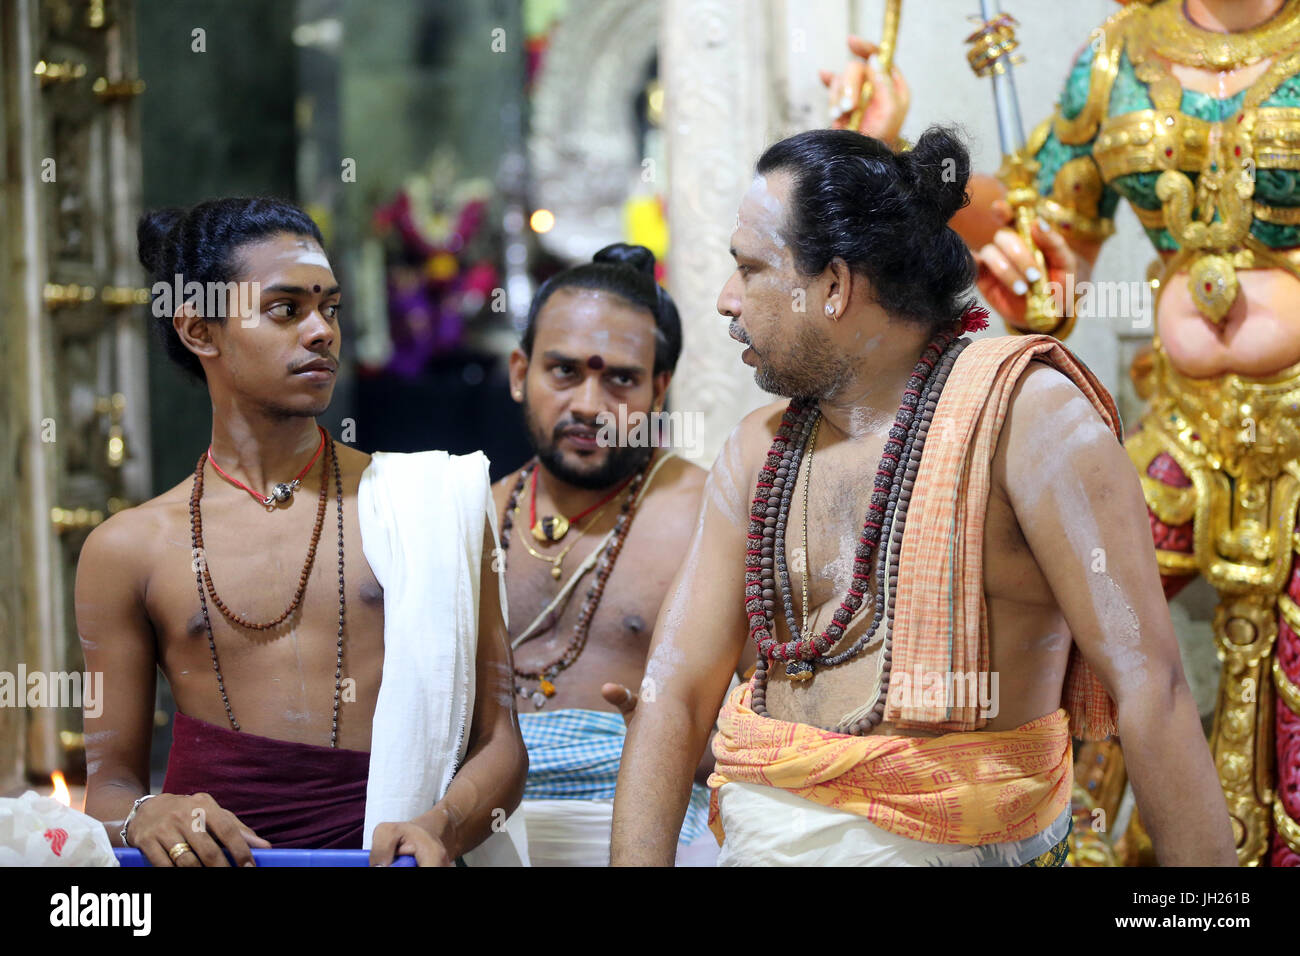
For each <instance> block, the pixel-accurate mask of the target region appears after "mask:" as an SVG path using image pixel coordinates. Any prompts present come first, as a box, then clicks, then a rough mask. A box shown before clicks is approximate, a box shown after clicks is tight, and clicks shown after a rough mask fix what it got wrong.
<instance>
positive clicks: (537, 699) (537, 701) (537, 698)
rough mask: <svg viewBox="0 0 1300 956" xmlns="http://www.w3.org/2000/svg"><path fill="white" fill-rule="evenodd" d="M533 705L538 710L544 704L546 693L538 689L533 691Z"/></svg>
mask: <svg viewBox="0 0 1300 956" xmlns="http://www.w3.org/2000/svg"><path fill="white" fill-rule="evenodd" d="M533 706H534V707H536V708H537V709H538V710H541V709H542V708H543V707H545V706H546V695H545V694H543V693H542V692H541V691H540V690H539V691H535V692H534V693H533Z"/></svg>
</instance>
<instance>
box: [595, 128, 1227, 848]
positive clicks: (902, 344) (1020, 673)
mask: <svg viewBox="0 0 1300 956" xmlns="http://www.w3.org/2000/svg"><path fill="white" fill-rule="evenodd" d="M757 172H758V175H757V176H756V178H755V180H754V183H753V185H752V187H751V189H750V190H749V192H748V193H747V195H746V196H745V198H744V201H743V202H742V204H741V207H740V212H739V216H738V220H737V225H736V229H735V232H734V233H733V236H732V246H733V249H732V252H733V255H734V257H735V259H736V272H735V273H734V274H733V276H732V277H731V279H729V280H728V282H727V284H726V286H725V287H724V288H723V290H722V294H721V295H720V296H719V300H718V311H719V312H721V313H722V314H723V315H724V316H727V317H729V318H730V319H731V321H732V334H733V337H735V338H737V339H738V340H739V341H742V342H744V343H745V344H746V345H747V346H748V348H747V349H746V351H745V353H744V356H743V358H744V361H745V362H746V364H749V365H752V366H753V367H754V369H755V376H756V379H757V381H758V382H759V384H760V385H762V386H763V387H764V388H766V389H767V390H769V391H772V392H774V393H776V394H780V395H789V396H795V401H793V402H791V403H789V405H790V408H789V411H787V403H786V402H785V401H781V402H778V403H776V404H773V405H770V406H767V407H765V408H762V409H760V410H758V411H757V412H755V413H753V414H751V415H750V416H748V417H747V418H746V419H745V420H744V421H743V422H742V423H741V425H740V426H739V427H738V428H737V429H736V431H735V432H734V433H733V434H732V435H731V437H730V438H729V439H728V441H727V443H726V445H725V446H724V448H723V450H722V452H721V453H720V455H719V457H718V460H717V462H715V464H714V467H713V469H712V471H711V473H710V478H709V482H710V484H711V486H712V488H713V490H714V491H716V492H717V493H716V494H714V493H710V492H708V491H706V494H705V503H704V507H703V512H702V515H701V525H700V528H699V530H698V532H697V533H696V535H695V538H694V540H693V541H692V543H691V547H690V549H689V551H688V552H687V554H686V557H685V560H684V562H683V563H682V570H681V572H680V573H679V574H678V577H677V579H676V580H675V582H674V584H673V588H672V590H671V592H670V598H669V600H668V602H667V603H666V607H669V608H671V609H672V612H671V613H669V612H667V611H665V612H664V613H662V614H661V615H660V619H659V621H658V623H657V625H656V629H655V636H654V639H653V641H652V648H651V654H652V658H655V659H659V660H662V661H664V662H665V667H664V677H663V679H662V681H661V683H660V686H659V689H658V698H657V700H656V703H655V706H654V707H653V708H645V709H644V710H643V711H642V712H641V713H639V714H638V717H637V720H636V721H634V722H633V724H632V727H631V729H630V734H629V740H628V743H627V747H626V751H625V755H624V761H623V767H622V770H621V772H620V776H619V785H618V794H617V798H616V804H615V816H614V837H613V847H612V861H613V862H614V863H615V864H659V865H663V864H668V863H671V862H672V849H673V843H674V839H675V834H676V828H677V824H678V821H679V820H680V819H681V816H682V812H683V808H684V806H685V804H686V799H687V785H688V783H689V780H690V777H691V772H692V770H693V768H694V766H695V761H696V759H697V757H698V755H699V753H700V751H701V750H702V749H703V748H704V746H705V743H706V741H707V739H708V735H709V731H710V729H711V728H712V726H713V724H714V719H715V717H716V716H717V713H718V707H719V704H721V703H722V702H723V697H724V694H725V692H726V687H727V683H728V680H729V677H730V674H731V672H732V670H733V669H734V667H735V666H736V660H737V657H738V656H739V654H740V653H741V650H742V647H744V645H745V642H746V638H747V635H749V636H751V637H752V638H753V639H754V640H755V642H756V644H757V646H758V647H759V650H760V658H759V669H758V672H757V673H756V675H755V678H754V680H753V681H752V682H751V684H750V685H749V686H748V687H742V688H738V689H737V691H736V692H735V693H733V694H731V695H729V697H728V700H727V703H726V707H725V708H724V710H723V712H722V715H721V718H720V720H719V723H720V726H721V730H720V732H719V734H718V737H717V740H716V741H715V745H714V753H715V755H716V757H717V761H718V763H717V772H716V773H715V775H714V776H713V777H712V778H711V779H710V785H711V786H714V787H717V788H718V789H717V791H716V793H715V797H716V799H717V801H718V809H719V816H718V820H717V822H718V824H719V827H720V829H721V830H722V831H723V832H725V842H724V844H723V847H722V856H721V858H720V861H719V862H720V863H742V864H743V863H751V864H752V863H769V864H772V863H777V864H779V863H801V864H809V863H838V864H845V863H848V864H857V865H934V864H946V865H961V864H990V863H992V864H1002V865H1059V862H1060V860H1061V859H1063V856H1064V853H1063V845H1064V839H1065V836H1066V833H1067V832H1068V822H1069V821H1068V818H1069V792H1070V777H1071V773H1070V757H1071V742H1070V737H1071V735H1072V734H1074V735H1076V736H1085V737H1095V736H1104V735H1105V734H1108V733H1113V732H1119V733H1121V734H1122V735H1123V738H1124V741H1125V747H1126V755H1127V756H1128V757H1129V760H1130V771H1131V773H1132V779H1133V781H1134V786H1135V790H1136V793H1137V799H1138V803H1139V806H1140V808H1141V812H1142V816H1143V819H1144V821H1147V822H1148V825H1149V828H1150V832H1151V836H1152V839H1153V842H1154V845H1155V847H1156V851H1157V853H1158V855H1159V858H1160V861H1161V862H1162V863H1165V864H1179V863H1202V864H1204V863H1216V864H1222V865H1232V864H1233V863H1234V862H1235V856H1234V853H1233V844H1232V835H1231V831H1230V828H1229V825H1228V818H1227V813H1226V808H1225V805H1224V801H1223V797H1222V794H1221V792H1220V790H1219V788H1218V785H1217V781H1216V775H1215V771H1214V767H1213V764H1212V763H1211V761H1210V756H1209V753H1208V750H1207V748H1206V745H1205V741H1204V738H1203V736H1202V735H1201V732H1200V724H1199V720H1198V718H1197V714H1196V708H1195V706H1194V704H1193V701H1192V699H1191V696H1190V693H1189V691H1188V688H1187V686H1186V682H1185V680H1184V677H1183V674H1182V669H1181V663H1180V660H1179V656H1178V649H1177V645H1176V643H1175V639H1174V634H1173V628H1172V625H1171V623H1170V619H1169V613H1168V610H1167V608H1166V605H1165V602H1164V598H1163V595H1162V593H1161V589H1160V583H1159V579H1158V575H1157V570H1156V563H1155V560H1154V554H1153V550H1152V545H1151V538H1150V531H1149V528H1148V524H1147V520H1146V515H1145V509H1144V508H1143V503H1142V494H1141V489H1140V487H1139V485H1138V482H1137V480H1136V477H1135V476H1134V475H1133V472H1132V469H1131V467H1130V465H1129V463H1128V460H1127V458H1126V457H1125V454H1124V449H1123V447H1122V446H1121V445H1120V443H1119V441H1118V440H1117V437H1116V432H1117V426H1118V416H1117V415H1116V414H1115V413H1114V406H1113V403H1111V402H1110V399H1109V397H1108V396H1106V395H1105V392H1104V389H1101V387H1100V385H1099V384H1098V383H1097V382H1096V380H1095V379H1094V378H1093V377H1092V376H1091V374H1090V373H1088V372H1087V370H1086V369H1085V368H1083V367H1082V366H1081V365H1080V364H1079V363H1078V362H1077V360H1074V359H1073V357H1072V356H1070V355H1069V353H1067V352H1065V350H1064V349H1063V348H1061V347H1060V346H1059V345H1057V344H1056V343H1055V341H1054V340H1052V339H1050V338H1047V337H1033V336H1027V337H1024V338H992V339H985V340H982V341H980V342H977V343H974V344H970V345H969V346H967V347H965V350H964V351H961V349H962V347H963V346H962V345H961V344H960V342H957V343H954V339H955V338H956V336H958V335H959V334H960V326H959V324H958V323H959V321H960V319H961V317H962V316H964V315H968V314H969V313H968V312H967V311H966V307H967V305H968V303H969V301H970V300H969V289H970V286H971V282H972V280H973V278H974V267H973V263H972V261H971V258H970V256H969V254H968V253H967V251H966V250H965V248H964V246H963V244H962V242H961V240H960V238H959V237H958V236H957V235H956V234H955V233H953V232H952V231H951V230H950V229H949V228H948V226H947V222H948V220H949V219H950V218H951V216H952V214H953V212H955V211H956V209H957V208H958V207H959V206H960V205H961V204H962V202H963V201H964V198H965V197H964V189H965V185H966V181H967V178H968V176H969V159H968V156H967V153H966V149H965V147H964V146H963V144H962V143H961V142H960V141H959V140H957V139H956V138H955V137H954V136H952V135H951V134H949V133H947V132H946V131H943V130H937V129H932V130H930V131H927V133H926V134H925V135H924V136H922V137H921V139H920V140H919V141H918V142H917V144H916V147H915V148H914V149H913V150H911V151H910V152H903V153H894V152H892V151H891V150H890V149H889V148H887V147H886V146H884V145H883V144H881V143H880V142H879V141H877V140H873V139H870V138H867V137H864V136H861V135H859V134H856V133H850V132H844V131H829V130H823V131H813V132H809V133H804V134H800V135H798V136H795V137H792V138H790V139H788V140H785V141H783V142H781V143H778V144H776V145H775V146H773V147H771V148H770V149H769V150H767V151H766V152H765V153H764V155H763V156H762V157H761V158H760V160H759V162H758V167H757ZM795 303H797V304H800V305H802V306H804V308H803V309H798V308H794V307H792V305H793V304H795ZM918 358H920V359H921V360H922V361H920V362H918ZM945 376H946V379H945ZM905 391H906V392H907V393H908V394H905ZM900 400H901V402H902V406H903V407H902V409H900ZM918 403H919V404H918ZM908 409H911V410H913V411H907V410H908ZM905 412H906V413H905ZM783 418H784V419H785V421H784V424H783ZM918 420H919V424H918V425H917V428H916V429H913V428H912V424H913V422H914V421H918ZM927 429H928V432H927V431H926V430H927ZM774 436H777V437H779V438H780V439H781V440H780V441H777V442H774ZM921 452H923V453H924V457H921ZM913 455H915V456H916V457H913ZM814 462H815V464H814ZM895 462H897V463H898V466H897V469H898V470H895V464H894V463H895ZM877 463H878V464H877ZM814 469H815V470H814ZM808 473H811V480H809V477H808ZM873 473H874V474H875V475H876V480H875V482H874V483H873V481H872V480H871V479H870V478H868V477H867V476H871V475H872V474H873ZM873 485H874V489H875V491H874V494H873ZM805 503H806V510H805ZM864 515H866V519H865V520H864V518H863V516H864ZM805 522H806V528H807V530H806V532H803V531H802V530H801V529H802V528H803V527H804V525H805ZM804 542H806V546H805V544H804ZM782 544H784V554H783V553H782ZM879 547H887V550H886V551H885V555H886V557H887V559H888V560H887V562H885V563H883V564H878V563H877V562H878V559H879V557H880V554H879ZM797 549H802V550H803V555H802V558H803V560H802V561H799V560H797V557H798V554H797ZM786 557H789V558H790V560H788V561H786V560H785V558H786ZM783 563H784V564H786V565H787V567H788V571H787V572H786V573H785V574H783V573H782V571H781V565H782V564H783ZM804 567H806V568H807V569H808V573H807V574H806V575H805V574H804V573H803V571H802V569H803V568H804ZM787 575H788V577H787ZM805 588H806V592H805V591H804V590H803V589H805ZM855 593H856V595H857V597H855ZM878 605H879V607H878ZM859 608H860V609H861V613H855V611H858V610H859ZM877 611H879V612H880V613H881V614H882V615H883V616H884V622H883V627H874V626H873V618H874V617H875V616H876V615H877ZM801 622H802V623H801ZM795 629H797V630H798V634H797V638H798V639H797V641H796V638H795V637H792V631H794V630H795ZM859 639H862V640H861V642H859ZM835 655H843V656H842V662H840V663H835V662H834V661H833V660H828V658H833V657H834V656H835ZM930 668H933V669H934V670H935V671H937V672H938V677H939V679H940V687H941V689H940V692H939V693H938V695H937V696H936V697H934V698H932V697H931V694H930V693H929V690H930V688H929V687H927V690H926V693H924V694H922V693H919V692H918V691H920V688H919V687H918V686H917V684H918V681H916V680H914V679H913V678H914V676H915V675H917V674H922V675H924V674H925V669H930ZM966 674H969V675H970V676H971V677H978V678H979V679H980V680H981V681H982V682H983V681H987V684H985V683H981V685H980V686H981V688H983V687H985V686H988V687H990V688H995V689H996V691H995V693H993V694H992V699H991V700H984V699H983V695H981V700H980V701H979V704H980V706H973V705H972V703H971V701H970V700H969V699H967V700H962V699H961V698H960V696H954V694H953V693H952V689H951V688H952V686H953V683H952V679H953V678H954V677H955V678H958V679H960V678H961V677H962V676H964V675H966ZM945 678H946V679H947V680H948V681H949V684H948V688H949V689H948V690H947V691H946V692H945V691H943V690H942V682H943V680H944V679H945ZM993 678H996V679H997V682H996V683H994V682H993ZM923 679H924V681H925V682H927V683H928V677H925V678H923ZM891 680H892V683H891ZM958 686H960V685H958Z"/></svg>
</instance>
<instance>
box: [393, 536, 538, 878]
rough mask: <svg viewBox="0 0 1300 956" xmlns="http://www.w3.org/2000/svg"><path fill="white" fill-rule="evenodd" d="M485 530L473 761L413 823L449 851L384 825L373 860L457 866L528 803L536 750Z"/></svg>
mask: <svg viewBox="0 0 1300 956" xmlns="http://www.w3.org/2000/svg"><path fill="white" fill-rule="evenodd" d="M484 525H485V526H484V531H483V562H482V566H481V567H480V569H479V611H478V620H479V627H478V655H477V662H476V665H475V691H474V714H473V718H472V723H471V726H470V729H469V742H468V745H467V748H466V751H465V760H464V761H463V762H462V763H461V766H460V769H459V770H457V771H456V776H454V777H453V778H452V780H451V784H450V785H449V786H448V787H447V792H446V793H445V794H443V797H442V799H441V800H439V801H438V802H437V803H436V804H435V805H434V807H433V809H431V810H430V811H429V812H428V813H426V814H424V815H423V816H420V817H418V818H417V819H416V820H414V821H412V822H413V823H415V824H417V825H418V826H419V827H420V828H422V829H423V830H425V831H426V832H427V833H429V834H431V835H432V836H433V838H434V839H435V840H436V841H437V843H438V845H439V846H440V847H441V848H442V851H443V853H442V854H437V856H436V858H429V857H426V856H425V853H424V849H423V848H422V847H421V845H420V844H419V843H416V844H414V845H408V844H404V843H403V836H402V833H401V829H402V826H403V825H402V824H381V825H380V826H379V827H376V828H375V834H374V838H373V841H372V847H371V861H372V862H382V863H388V862H391V860H392V858H393V856H395V855H396V854H397V853H399V852H408V851H411V852H414V853H415V856H416V861H417V862H418V863H420V864H421V865H425V864H427V863H442V864H450V863H451V862H453V861H454V860H455V859H456V858H457V857H459V856H462V855H464V854H465V853H466V852H468V851H470V850H472V849H474V848H475V847H477V846H478V845H479V844H480V843H482V842H483V841H484V840H486V839H487V838H488V837H489V836H490V835H491V834H492V832H493V829H494V825H495V826H496V827H498V828H499V826H500V824H501V823H502V822H503V821H504V820H505V818H506V817H508V816H509V815H510V814H511V813H513V812H514V811H515V809H516V808H517V807H518V806H519V802H520V800H521V799H522V798H523V794H524V782H525V780H526V778H527V776H528V751H527V750H526V749H525V748H524V740H523V737H522V736H521V734H520V732H519V720H518V718H517V717H516V716H515V706H514V672H513V668H512V666H511V658H510V639H509V635H508V634H507V632H506V624H505V620H504V618H503V616H502V614H501V600H500V597H499V596H498V595H499V591H498V584H497V571H496V570H495V569H494V567H493V564H494V559H493V553H494V549H495V547H496V541H495V540H494V539H493V536H492V533H491V531H490V529H489V528H488V527H487V523H486V522H484ZM443 854H445V855H443Z"/></svg>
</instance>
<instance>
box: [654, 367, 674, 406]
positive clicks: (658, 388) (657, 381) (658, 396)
mask: <svg viewBox="0 0 1300 956" xmlns="http://www.w3.org/2000/svg"><path fill="white" fill-rule="evenodd" d="M672 380H673V373H672V372H658V373H656V374H655V377H654V379H653V380H652V381H653V383H654V390H655V391H654V398H653V399H651V402H650V407H651V408H653V409H654V410H655V411H660V412H662V411H663V410H664V402H666V401H667V400H668V384H669V383H670V382H671V381H672Z"/></svg>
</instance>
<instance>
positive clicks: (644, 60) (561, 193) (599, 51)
mask: <svg viewBox="0 0 1300 956" xmlns="http://www.w3.org/2000/svg"><path fill="white" fill-rule="evenodd" d="M660 11H661V5H660V4H659V3H658V2H647V0H571V2H570V3H569V5H568V8H567V10H566V11H565V14H564V18H563V19H562V20H561V21H560V22H559V23H558V24H557V25H556V27H555V30H554V33H553V34H552V36H551V42H550V45H549V47H548V48H547V50H546V58H545V60H544V62H543V65H542V69H541V72H540V74H539V75H538V78H537V85H536V89H535V92H534V94H533V103H532V121H531V124H530V126H531V129H530V132H529V136H528V151H529V159H530V161H531V177H532V198H533V203H534V205H535V206H538V207H541V208H545V209H549V210H550V211H551V212H553V213H554V214H555V226H554V227H553V228H552V229H551V230H550V231H549V232H547V233H545V234H543V235H542V236H541V242H542V244H543V246H544V247H545V248H546V249H547V250H548V251H550V252H552V253H554V254H555V255H557V256H559V257H561V258H563V259H568V260H574V261H582V260H586V259H588V258H590V257H591V254H592V253H593V252H595V251H596V250H597V249H599V248H601V247H602V246H606V245H609V244H610V243H611V242H618V241H620V240H621V239H622V238H623V221H622V212H623V203H624V201H625V200H626V199H627V196H628V189H629V186H630V185H631V184H632V183H634V182H635V181H636V178H637V177H638V176H639V175H640V173H641V160H642V157H641V155H640V152H639V150H638V148H637V130H636V123H635V116H634V113H633V110H632V104H633V103H634V102H635V100H636V97H637V96H638V95H639V94H640V93H641V90H642V87H643V85H644V82H645V75H646V70H647V69H648V67H649V65H650V63H651V62H652V61H653V60H654V57H655V55H656V53H657V50H658V46H659V15H660Z"/></svg>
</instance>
